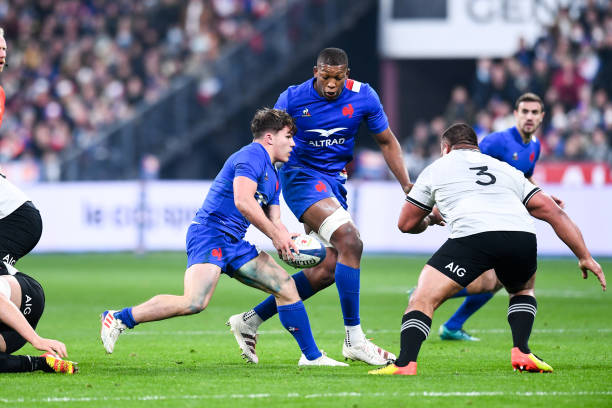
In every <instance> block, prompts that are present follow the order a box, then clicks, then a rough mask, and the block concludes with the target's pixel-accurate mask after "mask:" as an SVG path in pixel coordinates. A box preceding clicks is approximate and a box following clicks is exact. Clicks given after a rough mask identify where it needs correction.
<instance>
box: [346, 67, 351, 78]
mask: <svg viewBox="0 0 612 408" xmlns="http://www.w3.org/2000/svg"><path fill="white" fill-rule="evenodd" d="M350 73H351V69H350V68H347V69H346V77H347V78H348V77H349V75H350Z"/></svg>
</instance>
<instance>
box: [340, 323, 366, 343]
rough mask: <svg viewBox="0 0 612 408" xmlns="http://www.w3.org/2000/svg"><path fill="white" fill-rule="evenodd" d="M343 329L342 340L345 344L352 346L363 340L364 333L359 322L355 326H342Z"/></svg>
mask: <svg viewBox="0 0 612 408" xmlns="http://www.w3.org/2000/svg"><path fill="white" fill-rule="evenodd" d="M344 330H345V332H346V337H345V339H344V342H345V343H346V345H347V346H349V347H353V346H356V345H358V344H361V343H363V342H364V341H365V334H364V333H363V330H362V329H361V325H360V324H358V325H357V326H344Z"/></svg>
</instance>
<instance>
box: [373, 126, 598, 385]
mask: <svg viewBox="0 0 612 408" xmlns="http://www.w3.org/2000/svg"><path fill="white" fill-rule="evenodd" d="M441 148H442V155H443V157H441V158H440V159H438V160H436V161H435V162H434V163H432V164H431V165H430V166H428V167H427V168H426V169H425V170H424V171H423V172H422V173H421V174H420V175H419V177H418V179H417V181H416V183H415V184H414V187H413V188H412V190H411V191H410V193H409V194H408V195H407V196H406V201H407V202H406V203H405V204H404V207H403V208H402V212H401V214H400V218H399V222H398V226H399V229H400V230H401V231H402V232H408V233H413V234H418V233H421V232H423V231H424V230H425V229H427V226H428V225H430V224H431V223H432V221H435V219H434V218H435V216H434V215H428V214H429V213H430V212H431V211H432V209H433V207H434V205H437V207H438V209H439V210H440V213H441V214H442V216H443V217H444V219H445V220H446V221H447V222H448V223H449V224H450V226H451V234H450V237H449V239H448V240H447V241H446V242H445V243H444V244H443V245H442V247H440V249H438V251H437V252H436V253H435V254H434V255H433V256H432V257H431V259H430V260H429V261H428V262H427V265H425V267H424V268H423V270H422V271H421V275H420V277H419V281H418V284H417V288H416V290H415V292H414V293H413V295H412V296H411V298H410V301H409V304H408V308H407V309H406V313H405V314H404V316H403V318H402V327H401V352H400V355H399V357H398V358H397V360H396V361H395V363H394V364H390V365H388V366H386V367H383V368H380V369H378V370H373V371H370V372H369V373H370V374H376V375H387V374H398V375H415V374H416V373H417V362H416V361H417V355H418V353H419V349H420V348H421V344H422V343H423V341H425V339H426V338H427V336H428V334H429V330H430V328H431V321H432V318H433V313H434V310H436V309H437V308H438V307H439V306H440V305H441V304H442V303H443V302H444V301H445V300H446V299H448V298H449V297H451V296H452V295H454V294H455V293H457V292H458V291H460V290H461V289H462V288H464V287H466V286H468V285H469V284H470V282H472V281H474V280H475V279H476V278H478V277H479V276H480V275H481V274H482V273H484V272H485V271H487V270H489V269H494V270H495V273H496V275H497V277H498V279H499V280H500V281H501V283H502V284H503V285H504V287H505V288H506V290H507V291H508V293H509V295H510V304H509V307H508V323H509V324H510V329H511V331H512V339H513V342H514V347H513V348H512V351H511V363H512V367H514V369H515V370H517V369H518V370H520V371H524V370H525V371H533V372H552V371H553V369H552V367H551V366H550V365H548V364H546V363H545V362H544V361H542V360H541V359H540V358H538V357H536V356H535V355H534V354H532V353H531V350H530V349H529V346H528V340H529V335H530V334H531V329H532V326H533V321H534V319H535V314H536V310H537V302H536V298H535V295H534V283H535V275H536V266H537V243H536V235H535V227H534V223H533V219H532V218H531V217H530V216H529V214H531V215H532V216H534V217H536V218H539V219H541V220H544V221H546V222H548V223H549V224H550V225H551V226H552V227H553V229H554V231H555V233H556V234H557V236H558V237H559V238H560V239H561V240H562V241H563V242H564V243H565V244H566V245H567V246H568V247H569V248H570V249H571V250H572V252H573V253H574V254H575V255H576V257H577V258H578V266H579V267H580V269H581V270H582V276H583V278H585V279H586V277H587V272H588V271H591V272H593V273H594V274H595V276H597V278H598V279H599V281H600V283H601V286H602V288H603V289H604V290H605V289H606V278H605V276H604V273H603V271H602V270H601V267H600V266H599V264H598V263H597V262H596V261H595V260H594V259H593V258H592V257H591V254H590V253H589V251H588V249H587V247H586V245H585V243H584V240H583V238H582V234H581V233H580V230H579V229H578V227H577V226H576V225H575V224H574V222H573V221H572V220H571V219H570V218H569V217H568V216H567V214H566V213H565V212H564V211H563V210H562V209H561V208H560V207H559V206H558V205H557V204H556V203H555V202H554V201H553V200H552V199H551V198H550V197H549V196H548V195H546V194H545V193H543V192H542V191H540V189H539V188H538V187H536V186H534V185H533V184H531V183H530V182H529V180H527V179H526V178H525V177H524V175H523V174H522V173H521V172H519V171H518V170H516V169H514V168H513V167H511V166H510V165H508V164H507V163H503V162H501V161H499V160H497V159H494V158H491V157H489V156H487V155H484V154H482V153H480V151H479V149H478V142H477V139H476V134H475V133H474V131H473V130H472V128H470V127H469V126H468V125H465V124H456V125H453V126H451V127H450V128H448V129H447V130H446V131H445V132H444V134H443V135H442V143H441Z"/></svg>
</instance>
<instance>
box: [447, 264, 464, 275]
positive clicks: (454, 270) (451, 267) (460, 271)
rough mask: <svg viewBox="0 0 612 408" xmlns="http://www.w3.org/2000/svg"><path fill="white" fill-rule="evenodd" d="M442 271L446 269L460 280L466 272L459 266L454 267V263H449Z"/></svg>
mask: <svg viewBox="0 0 612 408" xmlns="http://www.w3.org/2000/svg"><path fill="white" fill-rule="evenodd" d="M444 269H448V270H449V271H451V272H452V273H454V274H455V275H457V276H459V277H460V278H462V277H463V276H464V275H465V273H466V272H467V271H466V270H465V268H463V267H461V266H460V265H459V264H457V265H455V263H454V262H451V263H449V264H448V265H446V266H445V267H444Z"/></svg>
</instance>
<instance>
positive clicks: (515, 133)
mask: <svg viewBox="0 0 612 408" xmlns="http://www.w3.org/2000/svg"><path fill="white" fill-rule="evenodd" d="M510 133H512V136H514V140H516V142H517V143H520V144H521V146H527V145H528V144H529V143H530V142H531V138H530V139H529V140H528V141H527V143H525V142H524V141H523V136H521V132H519V130H518V128H517V127H516V126H512V127H511V128H510Z"/></svg>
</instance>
